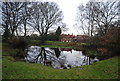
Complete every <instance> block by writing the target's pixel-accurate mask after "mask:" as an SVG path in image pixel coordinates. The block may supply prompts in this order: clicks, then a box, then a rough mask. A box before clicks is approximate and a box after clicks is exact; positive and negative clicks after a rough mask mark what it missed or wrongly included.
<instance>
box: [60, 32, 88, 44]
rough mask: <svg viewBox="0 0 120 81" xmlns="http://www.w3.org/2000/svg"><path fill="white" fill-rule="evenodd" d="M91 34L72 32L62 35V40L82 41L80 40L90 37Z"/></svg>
mask: <svg viewBox="0 0 120 81" xmlns="http://www.w3.org/2000/svg"><path fill="white" fill-rule="evenodd" d="M88 38H89V36H87V35H77V36H75V35H70V34H62V35H61V41H63V42H72V41H74V42H80V41H84V40H86V39H88Z"/></svg>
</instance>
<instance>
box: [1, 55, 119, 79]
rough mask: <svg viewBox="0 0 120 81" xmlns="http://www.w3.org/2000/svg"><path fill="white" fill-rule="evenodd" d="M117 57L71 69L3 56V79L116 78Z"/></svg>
mask: <svg viewBox="0 0 120 81" xmlns="http://www.w3.org/2000/svg"><path fill="white" fill-rule="evenodd" d="M118 58H119V59H120V57H113V58H110V59H107V60H103V61H99V62H96V63H93V64H92V65H84V66H80V67H76V68H72V69H53V68H52V67H48V66H44V65H42V64H33V63H26V62H20V61H15V60H14V59H13V58H12V57H11V56H3V61H2V63H3V65H2V68H3V70H2V71H3V72H2V73H3V74H2V78H3V79H117V78H118Z"/></svg>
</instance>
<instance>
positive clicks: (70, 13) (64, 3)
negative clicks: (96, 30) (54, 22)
mask: <svg viewBox="0 0 120 81" xmlns="http://www.w3.org/2000/svg"><path fill="white" fill-rule="evenodd" d="M43 1H49V2H56V3H57V4H58V5H59V7H60V9H61V10H62V12H63V15H64V22H65V23H66V24H67V27H68V28H69V30H68V31H66V32H64V33H66V34H67V33H69V34H72V33H73V34H75V35H77V34H82V33H83V32H82V31H80V30H78V29H77V28H75V26H74V24H75V17H76V13H77V7H78V6H79V5H80V4H82V3H83V4H85V3H86V2H88V1H89V0H43Z"/></svg>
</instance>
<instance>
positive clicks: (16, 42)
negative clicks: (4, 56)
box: [9, 37, 28, 58]
mask: <svg viewBox="0 0 120 81" xmlns="http://www.w3.org/2000/svg"><path fill="white" fill-rule="evenodd" d="M9 44H10V46H11V47H12V48H13V49H14V54H13V56H14V57H20V58H21V57H24V56H25V54H26V53H25V49H26V48H27V45H28V44H27V42H26V40H24V39H23V38H16V37H13V38H12V39H11V40H10V41H9Z"/></svg>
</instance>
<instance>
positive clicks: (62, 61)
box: [25, 46, 99, 69]
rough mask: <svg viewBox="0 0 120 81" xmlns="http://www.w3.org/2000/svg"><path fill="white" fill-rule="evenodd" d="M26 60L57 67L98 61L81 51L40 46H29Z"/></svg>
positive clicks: (65, 67) (69, 66)
mask: <svg viewBox="0 0 120 81" xmlns="http://www.w3.org/2000/svg"><path fill="white" fill-rule="evenodd" d="M27 51H28V52H27V56H26V57H25V60H26V61H27V62H33V63H41V64H45V65H49V66H52V67H53V68H57V69H69V68H72V67H76V66H82V65H89V64H92V63H93V62H96V61H99V60H98V59H97V58H96V57H95V58H94V59H92V58H90V57H87V56H85V55H84V54H83V53H82V51H76V50H74V49H69V48H42V47H39V46H31V47H29V48H28V49H27Z"/></svg>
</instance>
